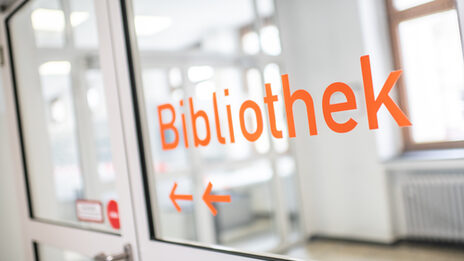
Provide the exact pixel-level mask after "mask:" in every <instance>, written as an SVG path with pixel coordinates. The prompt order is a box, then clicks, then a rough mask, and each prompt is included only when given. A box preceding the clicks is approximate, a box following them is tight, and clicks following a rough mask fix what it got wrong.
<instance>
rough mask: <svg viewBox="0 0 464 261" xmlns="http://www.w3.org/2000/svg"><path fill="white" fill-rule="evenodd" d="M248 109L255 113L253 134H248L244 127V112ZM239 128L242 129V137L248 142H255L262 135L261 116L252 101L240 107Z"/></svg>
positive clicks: (247, 101)
mask: <svg viewBox="0 0 464 261" xmlns="http://www.w3.org/2000/svg"><path fill="white" fill-rule="evenodd" d="M248 108H250V109H252V110H253V111H254V112H255V115H256V130H255V132H253V133H249V132H248V131H247V129H246V126H245V111H246V110H247V109H248ZM240 128H241V129H242V133H243V136H244V137H245V138H246V139H247V140H249V141H255V140H257V139H258V138H259V136H261V133H263V115H262V114H261V109H260V108H259V106H258V104H256V102H254V101H252V100H246V101H245V102H244V103H243V104H242V106H240Z"/></svg>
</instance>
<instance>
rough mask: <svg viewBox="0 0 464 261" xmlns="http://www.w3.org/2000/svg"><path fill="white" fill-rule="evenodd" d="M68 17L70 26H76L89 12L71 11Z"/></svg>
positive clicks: (83, 20) (84, 19)
mask: <svg viewBox="0 0 464 261" xmlns="http://www.w3.org/2000/svg"><path fill="white" fill-rule="evenodd" d="M70 19H71V26H72V27H77V26H79V25H80V24H82V23H84V22H85V21H87V20H88V19H89V13H88V12H72V13H71V17H70Z"/></svg>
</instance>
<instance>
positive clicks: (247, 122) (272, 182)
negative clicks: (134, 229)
mask: <svg viewBox="0 0 464 261" xmlns="http://www.w3.org/2000/svg"><path fill="white" fill-rule="evenodd" d="M133 4H134V19H135V21H134V24H135V34H136V37H137V44H138V50H139V53H140V55H139V57H138V58H139V59H138V60H139V61H140V63H141V66H140V67H141V71H140V74H141V75H140V76H141V79H142V86H140V88H139V89H138V92H139V93H140V94H141V95H139V96H140V97H142V101H141V102H139V103H140V104H141V107H140V110H141V112H140V113H141V115H142V117H141V118H142V122H141V123H142V124H141V125H142V126H143V132H144V135H145V137H144V138H145V142H146V144H149V148H148V151H149V153H148V156H147V157H148V159H147V164H148V166H147V167H148V173H147V175H148V180H149V186H150V195H151V197H152V201H151V202H152V203H153V206H152V210H155V209H156V212H153V213H152V214H153V216H154V220H153V221H152V222H154V223H155V227H156V228H157V229H155V230H156V234H154V233H155V232H154V231H152V234H153V235H154V236H155V237H156V238H158V239H165V240H166V239H167V240H173V241H183V242H185V241H189V242H195V243H203V244H208V245H211V244H215V245H221V246H228V247H233V248H237V249H240V250H247V251H261V252H262V251H273V250H275V249H278V248H279V247H283V246H286V245H288V244H291V243H292V242H295V241H296V240H298V238H296V237H294V238H291V237H289V236H287V234H288V233H290V231H289V230H288V229H287V228H290V227H292V224H291V223H292V222H293V221H292V218H290V216H291V215H292V216H295V215H297V216H298V215H299V214H300V213H299V208H297V207H296V208H295V207H291V208H287V207H285V206H284V205H285V204H286V202H287V201H286V199H284V198H283V197H282V199H277V197H279V195H282V193H277V192H276V191H277V190H279V189H281V184H280V183H282V182H286V181H285V180H286V179H287V178H286V177H284V176H281V175H278V171H277V164H276V161H275V160H274V157H276V155H279V156H283V157H285V158H289V159H290V161H292V162H293V160H294V157H293V155H292V154H291V152H290V150H289V149H288V148H289V144H288V141H287V138H286V137H285V138H284V139H280V140H274V139H271V137H270V132H269V130H268V128H267V126H268V125H269V123H268V122H269V118H268V114H267V111H266V110H265V109H264V108H265V102H264V100H263V98H264V96H265V94H266V93H265V89H264V83H265V82H266V83H271V84H272V88H273V92H274V93H275V94H281V93H280V92H279V91H280V87H281V83H280V68H281V61H280V59H279V58H280V55H281V54H282V48H281V44H280V34H279V30H278V27H277V26H276V24H275V22H274V17H273V16H274V5H273V1H269V0H262V1H259V3H258V2H257V3H254V1H252V0H239V1H229V0H219V1H218V0H195V1H191V0H188V1H187V0H184V1H181V2H176V3H173V2H169V1H161V0H155V1H153V0H135V1H133ZM205 7H207V8H205ZM255 8H257V9H256V10H255ZM256 15H258V16H259V17H257V16H256ZM276 79H277V80H276ZM246 100H250V101H251V102H253V103H254V104H256V106H255V107H254V108H255V109H251V108H248V109H245V110H243V113H242V114H240V115H239V111H240V108H241V107H242V106H243V105H242V104H243V103H244V101H246ZM258 107H259V108H262V109H256V108H258ZM257 110H259V111H257ZM275 110H276V112H275V114H276V115H277V116H276V117H277V126H278V128H280V129H282V128H285V127H284V126H283V125H284V124H283V120H284V116H283V104H282V102H280V103H276V104H275ZM260 123H262V124H261V127H260ZM262 126H266V127H264V128H262ZM260 128H262V129H261V130H259V129H260ZM244 131H245V132H247V133H254V132H256V133H258V132H259V135H258V136H257V137H256V139H254V140H253V139H250V137H247V136H245V135H242V133H243V132H244ZM283 132H284V133H285V134H284V135H287V134H286V129H284V131H283ZM251 140H253V142H252V141H251ZM293 173H296V172H295V171H294V172H293ZM289 176H291V175H289ZM210 183H211V190H210V191H209V192H208V193H210V194H213V195H216V196H217V195H219V196H221V195H222V196H230V199H231V200H230V201H231V202H230V203H214V204H213V206H214V209H215V210H216V211H217V212H216V213H214V214H213V213H212V211H211V209H210V208H209V207H208V205H207V204H206V203H205V202H204V199H203V195H205V191H206V189H207V188H208V186H209V184H210ZM175 195H184V196H192V197H193V199H185V200H173V197H175ZM290 200H293V199H290ZM173 201H174V202H176V203H175V204H174V203H173ZM276 202H280V203H276ZM176 204H177V206H176ZM294 219H297V218H294ZM292 240H294V241H292Z"/></svg>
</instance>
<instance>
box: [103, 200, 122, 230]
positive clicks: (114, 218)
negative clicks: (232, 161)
mask: <svg viewBox="0 0 464 261" xmlns="http://www.w3.org/2000/svg"><path fill="white" fill-rule="evenodd" d="M106 214H107V215H108V220H109V221H110V225H111V227H113V228H114V229H119V228H120V227H121V224H120V223H119V211H118V202H116V201H115V200H110V201H109V202H108V205H107V206H106Z"/></svg>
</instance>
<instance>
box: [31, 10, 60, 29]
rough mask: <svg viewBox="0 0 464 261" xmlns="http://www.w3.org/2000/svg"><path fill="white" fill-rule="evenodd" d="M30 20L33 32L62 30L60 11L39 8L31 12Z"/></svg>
mask: <svg viewBox="0 0 464 261" xmlns="http://www.w3.org/2000/svg"><path fill="white" fill-rule="evenodd" d="M31 20H32V27H33V28H34V30H38V31H51V32H61V31H63V30H64V14H63V11H61V10H56V9H43V8H39V9H36V10H34V11H33V12H32V14H31Z"/></svg>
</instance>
